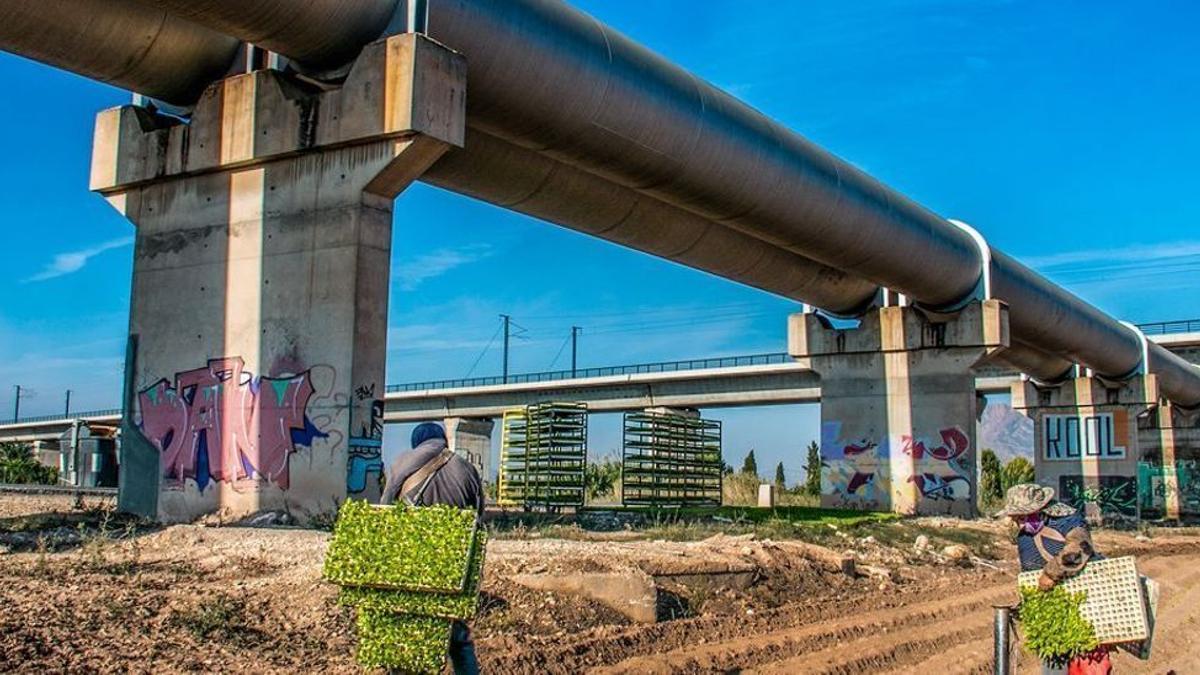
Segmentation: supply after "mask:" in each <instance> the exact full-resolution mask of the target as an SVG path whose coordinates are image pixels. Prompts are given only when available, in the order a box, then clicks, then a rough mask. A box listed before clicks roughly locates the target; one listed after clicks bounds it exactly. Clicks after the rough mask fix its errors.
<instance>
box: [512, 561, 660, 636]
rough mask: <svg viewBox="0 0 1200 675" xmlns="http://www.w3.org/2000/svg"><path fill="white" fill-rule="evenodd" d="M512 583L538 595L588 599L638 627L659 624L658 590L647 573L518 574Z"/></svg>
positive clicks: (631, 571)
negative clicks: (571, 596) (560, 595)
mask: <svg viewBox="0 0 1200 675" xmlns="http://www.w3.org/2000/svg"><path fill="white" fill-rule="evenodd" d="M512 581H513V583H517V584H520V585H522V586H524V587H526V588H530V589H533V590H535V591H546V592H550V593H563V594H567V595H578V596H581V597H585V598H588V599H590V600H594V601H596V602H599V603H600V604H602V605H605V606H607V607H609V608H611V609H614V610H616V611H618V612H620V613H621V614H623V615H625V616H626V617H628V618H629V619H630V620H631V621H636V622H638V623H654V622H655V621H657V620H658V588H657V587H656V586H655V585H654V579H653V578H652V577H650V575H648V574H646V573H644V572H640V571H635V570H630V571H628V572H597V573H590V574H589V573H579V574H518V575H515V576H513V577H512Z"/></svg>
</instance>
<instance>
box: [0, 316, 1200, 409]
mask: <svg viewBox="0 0 1200 675" xmlns="http://www.w3.org/2000/svg"><path fill="white" fill-rule="evenodd" d="M1138 328H1140V329H1141V330H1142V332H1143V333H1145V334H1146V335H1172V334H1177V333H1198V332H1200V319H1187V320H1182V321H1158V322H1154V323H1142V324H1138ZM785 363H792V358H791V357H790V356H788V355H787V354H786V353H783V352H773V353H770V354H750V355H744V356H721V357H715V358H708V359H685V360H682V361H658V362H654V363H635V364H632V365H625V366H604V367H600V368H577V369H575V370H548V371H544V372H538V373H517V374H514V375H509V376H508V377H507V378H506V377H504V376H501V375H494V376H491V377H468V378H459V379H453V380H432V381H428V382H409V383H406V384H389V385H388V386H387V387H386V390H387V392H388V393H400V392H410V391H426V390H431V389H466V388H468V387H488V386H494V385H502V384H527V383H536V382H555V381H561V380H578V379H585V378H591V377H613V376H619V375H642V374H646V373H672V372H679V371H687V370H710V369H714V368H739V367H744V366H767V365H777V364H785ZM994 370H995V372H988V373H985V374H1003V373H1007V372H1008V369H1007V368H1003V367H996V368H994ZM120 414H121V409H120V408H109V409H106V410H90V411H86V412H77V413H71V414H70V415H39V416H37V417H22V418H21V419H20V420H19V422H16V423H18V424H36V423H38V422H54V421H58V420H66V419H86V418H90V417H108V416H113V415H120ZM6 423H8V424H11V423H14V422H4V421H0V425H3V424H6Z"/></svg>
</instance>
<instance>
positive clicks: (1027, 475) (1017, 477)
mask: <svg viewBox="0 0 1200 675" xmlns="http://www.w3.org/2000/svg"><path fill="white" fill-rule="evenodd" d="M1033 478H1034V477H1033V464H1030V463H1029V460H1027V459H1025V458H1024V457H1018V458H1016V459H1014V460H1013V461H1011V462H1009V463H1008V464H1005V465H1004V470H1002V471H1001V472H1000V483H1001V486H1002V489H1003V490H1004V491H1005V492H1007V491H1008V489H1009V488H1010V487H1012V486H1014V485H1020V484H1021V483H1032V482H1033Z"/></svg>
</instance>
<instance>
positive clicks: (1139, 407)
mask: <svg viewBox="0 0 1200 675" xmlns="http://www.w3.org/2000/svg"><path fill="white" fill-rule="evenodd" d="M1012 401H1013V408H1014V409H1015V410H1018V411H1020V412H1023V413H1025V414H1026V415H1027V416H1029V418H1030V419H1032V420H1033V424H1034V462H1033V466H1034V473H1035V476H1036V480H1037V482H1038V483H1041V484H1043V485H1048V486H1050V487H1053V488H1054V489H1055V490H1056V491H1057V493H1058V497H1059V499H1060V500H1062V501H1063V502H1065V503H1067V504H1070V505H1072V506H1075V507H1077V508H1079V509H1082V510H1083V511H1084V513H1085V515H1086V516H1087V518H1088V519H1089V520H1090V521H1092V522H1097V523H1099V522H1104V521H1114V520H1136V519H1137V518H1138V513H1139V511H1138V488H1137V476H1138V462H1139V460H1140V459H1141V450H1140V446H1139V435H1140V434H1139V431H1138V427H1139V420H1140V419H1143V418H1144V416H1145V415H1146V414H1147V413H1150V412H1152V411H1153V408H1154V406H1155V405H1156V404H1157V401H1158V381H1157V380H1156V379H1155V377H1154V376H1153V375H1144V376H1138V377H1134V378H1131V379H1129V380H1127V381H1125V382H1123V383H1119V384H1116V383H1109V382H1104V381H1102V380H1100V379H1098V378H1094V377H1077V378H1073V379H1071V380H1068V381H1066V382H1064V383H1062V384H1059V385H1052V386H1041V385H1038V384H1036V383H1034V382H1032V381H1025V382H1019V383H1017V384H1014V385H1013V389H1012Z"/></svg>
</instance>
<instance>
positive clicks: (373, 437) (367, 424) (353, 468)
mask: <svg viewBox="0 0 1200 675" xmlns="http://www.w3.org/2000/svg"><path fill="white" fill-rule="evenodd" d="M374 395H375V387H374V385H372V386H371V387H370V388H367V387H359V388H358V389H356V390H355V392H354V396H355V398H356V399H359V401H364V400H366V399H367V398H369V397H372V396H374ZM381 476H383V401H381V400H379V399H372V400H371V414H370V417H369V419H368V420H366V421H364V422H363V424H361V425H360V426H359V429H358V432H357V433H356V434H355V435H353V436H351V437H350V454H349V456H348V457H347V461H346V491H347V492H348V493H350V494H358V493H361V492H365V491H366V489H367V487H368V486H370V484H371V483H370V481H371V480H375V481H376V482H378V481H379V479H380V477H381Z"/></svg>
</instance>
